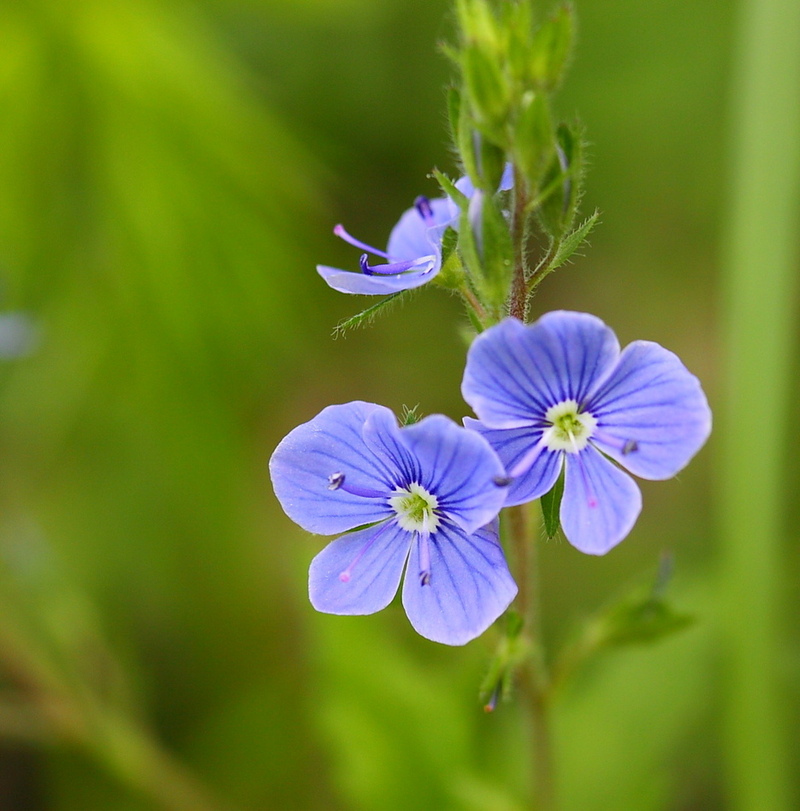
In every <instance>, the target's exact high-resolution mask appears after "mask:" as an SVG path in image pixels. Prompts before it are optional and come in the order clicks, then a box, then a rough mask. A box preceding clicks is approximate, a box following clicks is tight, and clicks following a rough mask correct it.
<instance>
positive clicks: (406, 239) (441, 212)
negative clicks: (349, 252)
mask: <svg viewBox="0 0 800 811" xmlns="http://www.w3.org/2000/svg"><path fill="white" fill-rule="evenodd" d="M451 206H452V204H451V203H450V201H449V199H448V198H447V197H436V198H434V199H432V200H429V199H428V198H427V197H418V198H417V199H416V201H415V202H414V206H413V207H412V208H409V209H408V210H407V211H405V212H404V213H403V216H402V217H400V221H399V222H398V223H397V225H395V227H394V228H393V229H392V233H391V234H390V235H389V244H388V246H387V247H386V251H381V250H380V249H378V248H373V247H371V246H370V245H367V244H366V243H364V242H361V241H359V240H357V239H355V238H354V237H352V236H350V234H348V233H347V231H345V230H344V228H343V226H341V225H337V226H336V227H335V228H334V229H333V232H334V234H336V236H338V237H341V238H342V239H343V240H344V241H345V242H349V243H350V244H351V245H354V246H355V247H356V248H360V249H361V250H363V251H367V253H365V254H362V256H361V260H360V267H361V271H360V273H354V272H350V271H347V270H339V269H338V268H331V267H327V266H326V265H317V272H318V273H319V275H320V276H322V278H323V279H325V281H326V282H327V283H328V285H329V286H330V287H332V288H333V289H334V290H338V291H339V292H340V293H358V294H360V295H366V296H385V295H388V294H390V293H398V292H400V291H401V290H411V289H413V288H415V287H420V286H421V285H423V284H427V283H428V282H429V281H430V280H431V279H433V278H434V277H435V276H436V274H437V273H438V272H439V271H440V270H441V269H442V236H443V235H444V232H445V230H446V229H447V226H448V224H449V223H450V222H451V221H452V219H453V216H454V215H453V210H452V207H451ZM368 254H374V255H375V256H378V257H381V258H382V259H384V260H386V261H385V262H384V263H379V264H374V265H371V264H369V256H368Z"/></svg>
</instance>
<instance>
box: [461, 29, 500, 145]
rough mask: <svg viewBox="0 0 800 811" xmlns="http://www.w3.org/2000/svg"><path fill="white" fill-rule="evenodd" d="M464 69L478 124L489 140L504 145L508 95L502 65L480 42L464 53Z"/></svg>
mask: <svg viewBox="0 0 800 811" xmlns="http://www.w3.org/2000/svg"><path fill="white" fill-rule="evenodd" d="M461 71H462V74H463V76H464V84H465V86H466V89H467V95H468V97H469V102H470V106H471V107H472V109H473V111H474V113H475V126H476V127H477V128H478V129H480V130H481V132H483V134H484V135H485V136H486V137H488V138H489V139H490V140H492V141H494V142H495V143H497V144H498V145H500V146H503V145H504V141H505V132H504V129H505V123H506V118H507V116H508V112H509V95H508V85H507V83H506V80H505V77H504V76H503V71H502V68H501V66H500V64H499V63H498V61H497V59H496V58H495V57H494V56H493V55H492V54H490V53H487V51H486V50H484V48H482V47H481V46H480V45H476V44H468V45H466V46H465V47H464V49H463V51H462V52H461Z"/></svg>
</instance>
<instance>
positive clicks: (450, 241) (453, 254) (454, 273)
mask: <svg viewBox="0 0 800 811" xmlns="http://www.w3.org/2000/svg"><path fill="white" fill-rule="evenodd" d="M457 247H458V233H457V232H456V231H455V230H454V229H452V228H448V229H447V230H446V231H445V232H444V236H443V237H442V269H441V270H440V271H439V273H437V274H436V276H435V277H434V278H433V279H432V280H431V284H435V285H436V286H437V287H444V288H445V289H447V290H462V289H463V288H464V286H465V285H466V284H467V274H466V272H465V270H464V265H463V264H462V262H461V257H460V256H459V255H458V251H457V250H456V248H457Z"/></svg>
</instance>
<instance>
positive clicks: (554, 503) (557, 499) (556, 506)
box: [539, 470, 564, 541]
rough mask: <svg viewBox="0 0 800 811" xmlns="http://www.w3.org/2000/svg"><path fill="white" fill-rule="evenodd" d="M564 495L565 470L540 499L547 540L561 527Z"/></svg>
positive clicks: (554, 535) (556, 533)
mask: <svg viewBox="0 0 800 811" xmlns="http://www.w3.org/2000/svg"><path fill="white" fill-rule="evenodd" d="M563 495H564V471H563V470H562V471H561V474H560V475H559V477H558V478H557V479H556V483H555V484H554V485H553V487H552V488H551V489H550V490H549V491H548V492H547V493H545V494H544V495H543V496H542V497H541V498H540V499H539V505H540V506H541V508H542V519H543V520H544V531H545V534H546V535H547V540H548V541H552V540H553V538H555V537H556V535H558V530H559V529H560V528H561V498H562V497H563Z"/></svg>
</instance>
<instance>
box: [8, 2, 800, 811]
mask: <svg viewBox="0 0 800 811" xmlns="http://www.w3.org/2000/svg"><path fill="white" fill-rule="evenodd" d="M735 12H736V4H735V3H733V2H731V0H703V2H696V0H650V1H649V2H647V3H642V2H640V0H582V2H580V3H579V4H578V14H579V40H578V50H577V54H576V58H575V61H574V64H573V67H572V70H571V73H570V75H569V77H568V81H567V84H566V86H565V88H564V90H563V92H562V93H561V95H560V96H559V99H558V111H559V113H560V115H561V116H562V117H564V118H567V119H572V118H576V117H577V118H580V119H581V120H582V121H583V122H584V124H585V126H586V131H587V136H588V139H589V141H590V144H591V146H590V154H591V164H592V165H591V170H590V174H589V177H588V184H587V185H588V193H587V197H586V202H585V205H584V209H585V211H587V212H589V211H591V210H592V209H593V208H594V207H598V208H600V210H601V211H602V224H601V226H600V227H598V228H597V229H596V230H595V232H594V234H593V236H592V238H591V243H592V244H591V247H590V248H587V249H586V251H585V252H584V253H585V255H584V256H583V257H580V258H578V259H577V260H576V261H575V262H574V264H573V265H572V266H571V267H568V268H565V269H562V270H561V271H559V273H558V274H555V275H554V276H553V277H551V278H550V279H549V280H548V282H547V283H546V284H545V285H543V289H542V292H541V293H540V295H539V296H538V297H537V299H536V302H535V307H536V309H537V311H538V312H544V311H546V310H548V309H554V308H568V309H584V310H590V311H592V312H594V313H596V314H597V315H599V316H600V317H602V318H603V319H604V320H606V322H607V323H609V324H610V325H612V326H613V327H614V328H615V330H616V331H617V333H618V335H619V337H620V339H621V341H622V343H623V344H624V343H627V342H628V341H630V340H633V339H635V338H648V339H652V340H656V341H659V342H660V343H662V344H664V345H666V346H668V347H669V348H671V349H673V350H674V351H676V352H677V353H678V354H679V355H680V356H681V357H682V358H683V359H684V361H685V362H686V364H687V365H688V367H689V368H690V369H691V370H693V371H694V372H695V373H696V374H697V375H698V376H699V377H700V378H701V379H702V380H703V382H704V386H705V388H706V391H707V392H708V394H709V397H710V399H711V401H712V406H714V407H716V406H717V405H718V403H719V400H720V397H721V394H720V392H721V371H720V370H721V364H720V357H721V355H722V354H723V353H724V347H722V346H721V341H720V338H719V334H720V331H719V322H720V312H719V310H720V300H721V299H720V292H719V291H720V272H721V271H720V267H721V248H720V245H721V240H722V239H723V237H724V230H725V229H724V219H725V216H726V211H727V204H726V198H725V195H726V190H727V184H728V176H727V168H726V167H727V163H726V161H727V158H726V155H727V154H728V149H729V143H730V138H729V124H730V118H731V116H730V105H731V100H732V99H731V97H732V93H731V90H730V88H731V76H732V73H733V68H734V57H733V50H732V47H733V42H734V31H735ZM451 35H452V13H451V9H450V5H449V2H447V0H429V2H426V3H418V2H413V0H114V2H108V0H69V2H64V0H26V1H25V2H22V3H18V2H11V0H5V2H3V3H2V4H1V5H0V296H2V298H0V311H2V312H3V313H17V314H23V315H24V316H25V317H26V318H27V319H28V322H27V325H28V327H27V330H26V331H25V334H24V335H22V337H21V338H20V336H17V339H15V340H16V343H14V341H11V343H13V344H14V346H12V347H11V348H10V349H8V351H7V352H6V354H8V355H9V357H8V358H6V359H2V360H0V809H2V811H6V810H7V811H23V809H24V810H25V811H39V810H40V809H41V810H44V809H46V810H47V811H94V809H98V810H102V809H114V810H116V809H120V811H148V810H149V809H168V810H169V811H217V809H218V810H219V811H222V810H223V809H230V811H235V809H241V810H242V811H246V810H247V811H261V810H262V809H264V810H270V809H280V810H281V811H291V810H292V809H297V811H314V810H315V809H342V810H343V811H349V810H350V809H353V810H354V811H359V810H361V809H363V810H364V811H372V810H373V809H375V810H380V811H392V810H393V809H398V811H400V810H403V811H405V810H407V809H442V810H443V811H448V810H449V809H453V810H454V811H520V810H521V809H525V808H527V807H528V805H527V802H526V797H527V796H528V787H529V786H528V777H527V762H528V739H527V734H526V730H525V729H524V726H523V724H522V723H521V720H520V716H521V713H520V711H519V708H518V707H517V706H516V705H515V704H514V703H510V704H504V705H502V706H501V707H500V708H498V710H497V711H496V712H495V713H494V714H491V715H487V714H484V713H483V712H482V710H481V705H480V702H479V700H478V695H477V688H478V684H479V682H480V680H481V677H482V675H483V673H484V669H485V667H486V663H487V661H488V657H489V655H490V653H491V650H492V642H491V638H487V639H480V640H476V641H475V642H473V643H471V644H470V645H468V646H466V647H465V648H460V649H448V648H444V647H442V646H437V645H436V644H434V643H430V642H428V641H426V640H424V639H421V638H419V637H418V636H416V635H415V634H414V632H413V631H412V630H411V628H410V626H409V625H408V623H407V621H406V619H405V616H404V614H403V612H402V610H401V609H400V607H398V606H392V607H390V609H388V610H387V611H384V612H382V613H381V614H380V615H377V616H374V617H369V618H351V619H348V618H338V617H329V616H321V615H316V614H315V613H314V612H313V610H312V609H311V607H310V605H309V604H308V602H307V597H306V571H307V566H308V563H309V561H310V560H311V558H312V557H313V555H314V554H315V553H316V552H317V551H318V550H319V549H320V548H321V547H322V545H323V543H324V540H323V539H321V538H315V537H311V536H309V535H306V534H304V533H303V532H301V531H300V530H299V529H298V528H296V527H295V526H294V525H293V524H292V523H291V522H290V521H289V520H288V519H287V518H286V517H285V516H284V515H283V513H282V512H281V510H280V507H279V505H278V504H277V502H276V500H275V498H274V496H273V495H272V491H271V487H270V483H269V478H268V473H267V460H268V458H269V455H270V453H271V451H272V449H273V448H274V446H275V445H276V444H277V442H278V441H279V440H280V438H281V437H282V436H284V435H285V434H286V433H287V432H288V431H289V430H290V429H291V428H293V427H294V426H295V425H296V424H298V423H299V422H302V421H305V420H306V419H310V418H311V417H312V416H314V415H315V414H316V413H317V412H318V411H319V410H320V409H321V408H323V407H324V406H325V405H327V404H330V403H337V402H346V401H349V400H353V399H364V400H369V401H374V402H380V403H383V404H386V405H388V406H390V407H392V408H394V409H395V410H396V411H399V410H400V409H401V408H402V406H403V405H404V404H405V405H409V406H413V405H416V404H419V406H420V410H421V411H422V412H423V413H431V412H442V413H445V414H448V415H449V416H451V417H453V418H454V419H460V417H461V416H463V415H464V414H465V413H467V408H466V406H465V404H464V403H463V402H462V400H461V398H460V393H459V384H460V379H461V373H462V369H463V361H464V353H465V345H464V343H463V339H462V338H461V336H460V332H459V330H460V327H461V326H462V325H463V321H464V319H463V316H462V313H461V309H460V305H459V303H458V302H457V301H456V300H455V299H453V298H450V297H448V296H447V295H446V294H445V293H443V292H442V291H439V290H424V291H423V292H422V293H421V294H420V295H418V296H416V297H415V298H414V299H413V300H412V301H411V302H410V303H409V304H407V305H406V306H405V307H404V308H402V309H399V310H395V311H394V312H392V313H391V314H390V315H388V316H387V317H384V318H382V319H380V320H379V321H378V323H376V324H375V326H374V327H372V328H370V329H366V330H357V331H354V332H351V333H350V334H348V335H347V336H346V337H345V338H339V339H337V340H333V339H332V338H331V332H332V329H333V327H334V326H335V325H336V323H337V322H338V321H339V320H341V319H342V318H344V317H346V316H348V315H351V314H353V313H354V312H356V311H357V310H359V309H361V308H362V307H363V305H364V300H360V299H356V298H351V297H347V296H343V295H340V294H337V293H335V292H333V291H331V290H329V289H328V288H327V287H326V286H325V285H324V284H323V283H322V282H321V280H320V279H319V278H318V277H317V276H316V273H315V272H314V265H315V263H316V262H324V263H325V264H330V265H335V266H340V267H348V266H351V267H355V262H356V260H357V252H356V251H354V250H353V249H351V248H350V247H349V246H347V245H345V244H344V243H342V242H340V241H338V240H336V239H335V238H334V237H333V235H332V233H331V228H332V226H333V225H334V223H337V222H343V223H345V224H346V226H347V227H348V229H349V230H350V231H351V233H354V234H356V235H358V236H359V237H361V238H362V239H364V240H366V241H367V242H372V243H377V244H379V245H380V244H381V243H383V242H384V241H385V239H386V236H387V234H388V230H389V229H390V227H391V226H392V225H393V224H394V222H395V221H396V220H397V218H398V216H399V214H400V212H401V211H402V210H403V209H405V208H407V207H408V206H409V205H410V204H411V201H412V200H413V198H414V197H415V196H416V195H417V194H420V193H427V194H436V188H435V186H434V184H433V182H432V181H431V180H430V179H428V178H427V177H426V175H427V173H428V172H429V171H430V170H431V168H433V167H434V166H436V167H439V168H441V169H442V170H444V171H446V172H449V173H451V174H453V173H455V172H456V168H455V166H454V165H453V162H452V155H451V152H450V149H449V147H448V143H447V128H446V122H445V116H444V108H445V105H444V94H443V87H444V85H445V83H446V82H447V80H448V78H449V76H450V68H449V65H448V64H447V62H446V60H445V59H444V57H443V56H442V55H441V54H440V53H439V51H438V50H437V43H439V42H440V41H442V40H443V39H447V38H448V37H450V36H451ZM15 323H16V322H15ZM17 327H19V324H17ZM15 334H16V333H15ZM0 337H2V336H0ZM794 389H795V391H794V393H796V386H795V387H794ZM751 429H752V430H757V429H756V428H755V427H754V426H748V427H747V429H746V430H751ZM743 430H745V429H743ZM715 442H716V441H715V440H713V439H712V442H711V443H710V444H709V446H708V447H707V448H706V449H704V450H703V451H702V453H701V454H700V455H699V457H698V458H697V459H696V460H695V461H694V462H693V464H692V465H691V466H690V467H689V468H688V469H687V470H686V471H685V472H684V473H682V474H681V475H680V476H679V477H678V478H677V479H675V480H673V481H669V482H661V483H649V482H644V483H642V489H643V492H644V498H645V510H644V513H643V515H642V518H641V520H640V521H639V523H638V525H637V526H636V528H635V530H634V531H633V533H632V534H631V536H630V537H629V539H627V540H626V541H625V542H624V543H623V544H622V545H621V546H620V547H619V548H618V549H616V550H615V551H614V552H613V553H611V554H609V555H608V556H607V557H604V558H600V559H597V558H589V557H586V556H582V555H580V553H578V552H576V551H575V550H573V549H572V548H571V547H570V546H569V545H568V544H567V543H566V542H565V541H563V540H557V541H552V542H548V543H546V544H545V545H544V546H543V548H542V556H541V558H542V570H543V601H544V610H545V631H546V636H547V641H548V643H549V644H550V645H552V646H555V645H558V644H561V643H563V642H564V641H565V640H567V639H569V638H570V635H571V634H573V633H574V632H575V630H576V628H577V627H578V626H579V624H580V622H581V619H582V618H583V617H584V616H585V615H586V614H588V613H590V612H592V611H594V610H595V609H597V608H598V607H599V606H601V605H603V604H604V603H606V602H607V601H609V600H610V599H612V598H613V597H614V596H615V595H618V594H619V593H624V592H625V591H626V589H628V588H629V587H630V585H631V584H635V583H637V582H640V581H642V580H645V581H646V580H647V578H650V577H652V576H653V574H654V572H655V569H656V566H657V562H658V558H659V555H660V554H661V552H662V551H664V550H668V551H671V552H672V553H673V554H674V559H675V565H676V569H675V576H674V580H673V583H672V584H671V586H670V591H671V595H672V599H673V600H674V602H675V605H676V606H677V608H679V609H680V610H683V611H686V612H689V613H692V614H694V615H695V616H696V617H697V622H696V623H695V624H694V625H693V626H692V627H691V628H690V629H689V630H687V631H685V632H683V633H682V634H680V635H676V636H675V637H671V638H669V639H667V640H665V641H663V642H661V643H659V644H657V645H653V646H648V647H641V648H635V649H633V648H631V649H625V650H620V651H617V652H614V653H609V654H608V655H606V656H604V657H602V658H600V659H599V660H598V661H596V662H594V663H593V664H592V666H591V667H590V668H588V669H587V670H586V671H584V672H583V673H582V674H581V676H580V678H579V679H578V680H577V681H576V682H575V683H574V684H573V685H572V686H571V687H570V689H569V690H568V691H567V693H566V694H565V695H564V696H563V697H562V700H561V702H560V704H559V706H558V710H557V713H556V718H555V722H556V733H557V750H558V762H559V779H560V783H561V788H562V794H563V801H564V808H565V809H566V811H573V809H574V811H595V809H596V810H597V811H604V810H605V809H610V808H614V809H623V810H624V809H631V811H647V810H648V809H654V810H655V809H671V810H673V811H690V810H691V809H703V810H704V811H714V809H723V808H728V807H730V806H729V805H728V800H726V797H729V780H728V777H727V776H726V775H727V771H726V765H725V757H724V752H725V751H726V747H725V743H724V738H725V735H726V731H725V730H726V724H725V721H724V718H725V713H726V709H725V702H726V699H725V695H726V692H725V687H724V685H725V655H724V645H723V644H722V643H721V641H720V640H721V638H722V635H721V633H720V610H719V604H720V603H719V600H718V598H717V594H718V591H717V578H718V573H719V561H720V547H721V541H720V539H719V537H718V532H717V529H716V527H717V524H716V521H715V517H714V511H713V509H712V503H713V500H712V499H713V493H714V488H715V484H714V482H715V476H716V475H717V472H716V470H717V468H716V466H715V448H716V444H715ZM793 442H796V437H794V436H792V437H791V441H790V440H788V439H787V448H791V447H792V443H793ZM795 447H796V445H795ZM757 467H758V463H757V461H754V472H756V473H757ZM796 474H797V470H796V465H795V466H794V469H792V468H791V467H790V468H789V469H788V472H787V474H786V475H787V476H792V475H794V477H795V479H796ZM784 568H785V571H786V573H787V582H791V574H792V573H796V570H797V554H796V547H793V546H791V545H789V544H788V543H787V545H786V548H785V557H784ZM797 592H798V590H797V588H796V587H795V588H794V589H793V590H792V589H788V590H787V591H786V594H785V595H784V598H782V599H783V600H784V602H783V603H782V605H783V611H784V615H785V617H786V618H787V622H786V626H787V628H786V634H785V639H784V647H783V648H782V649H781V662H780V668H779V669H780V672H781V674H782V675H781V678H782V679H783V682H782V684H783V687H782V689H783V694H782V695H783V701H784V703H783V705H782V709H783V715H784V717H785V718H786V719H787V724H788V725H789V726H790V727H792V728H791V729H790V730H789V734H793V735H794V736H795V738H796V734H797V726H796V725H795V724H793V723H792V720H791V719H792V717H793V716H794V715H795V713H796V712H797V710H798V706H797V705H798V691H797V687H798V681H799V680H798V673H799V672H800V648H798V638H797V627H796V623H795V624H794V625H793V624H792V623H791V617H792V616H796V614H797V597H798V593H797ZM793 757H794V759H795V760H794V761H793V766H794V767H797V766H798V765H800V764H798V763H797V754H796V753H795V754H794V755H793ZM767 807H768V806H766V805H765V806H763V808H767Z"/></svg>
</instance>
